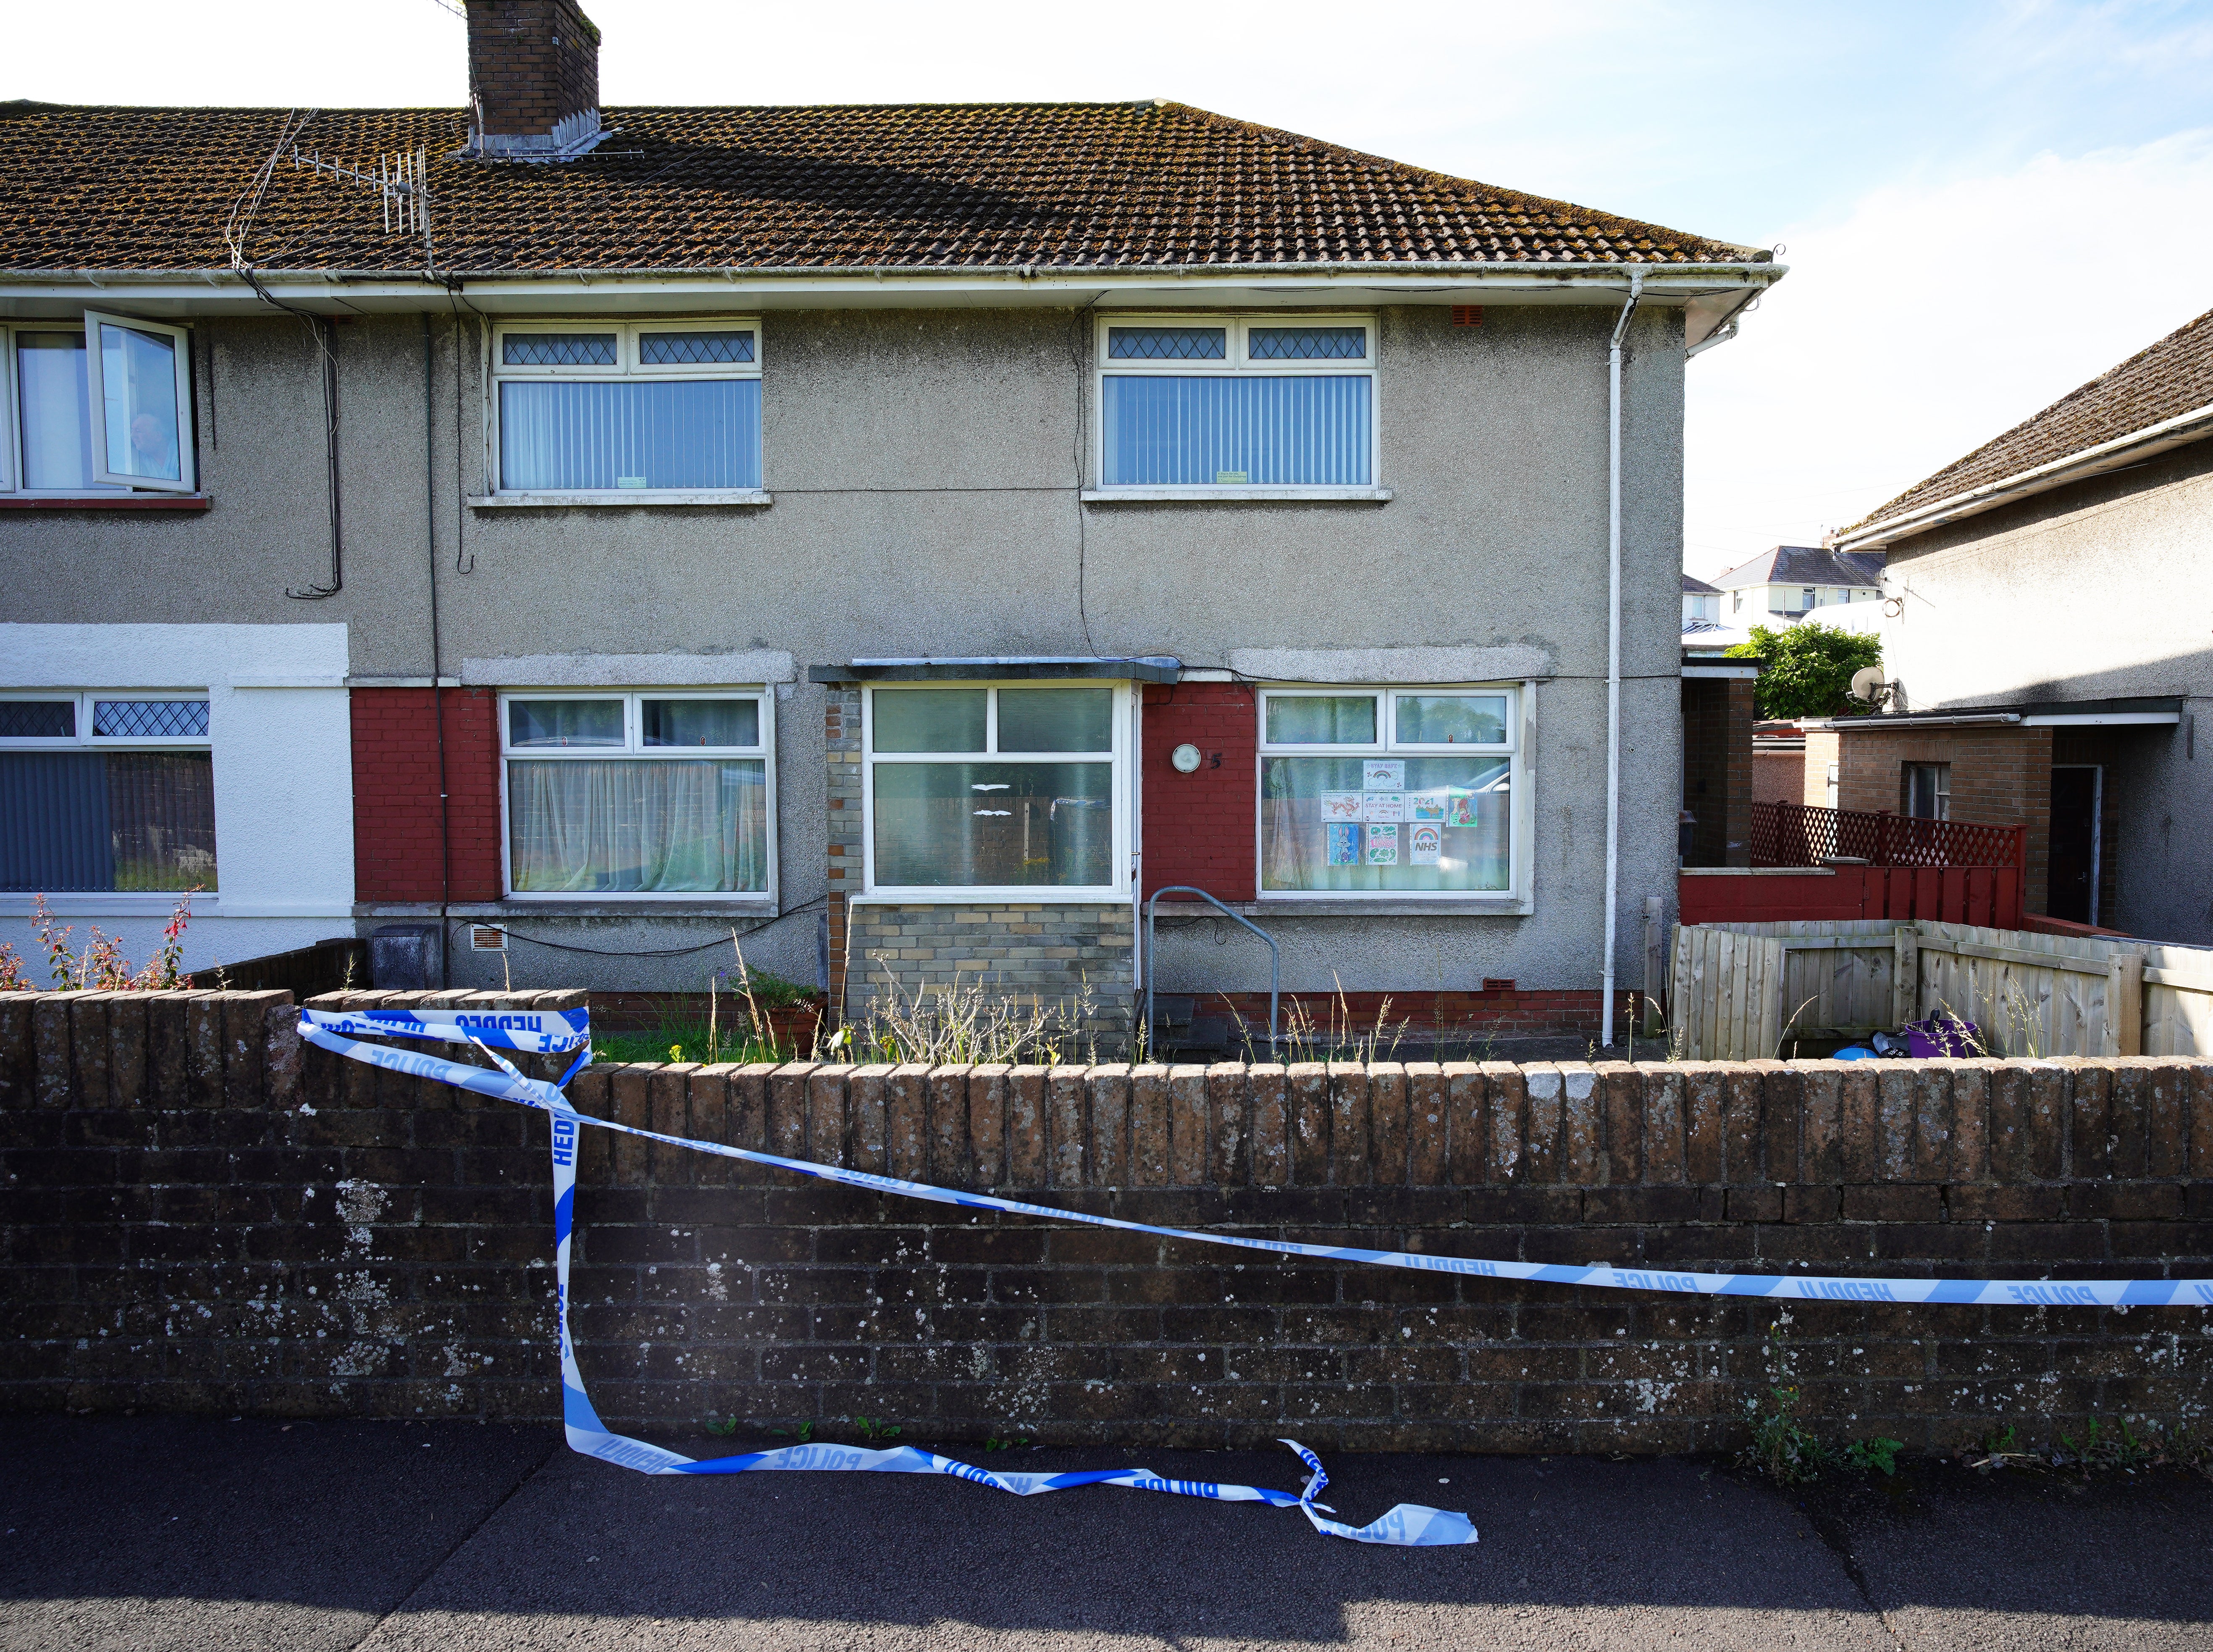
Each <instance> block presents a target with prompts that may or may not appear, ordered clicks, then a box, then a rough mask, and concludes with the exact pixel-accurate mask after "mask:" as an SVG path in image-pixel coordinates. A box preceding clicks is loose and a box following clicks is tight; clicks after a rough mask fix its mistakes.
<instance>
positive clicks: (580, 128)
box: [467, 0, 601, 161]
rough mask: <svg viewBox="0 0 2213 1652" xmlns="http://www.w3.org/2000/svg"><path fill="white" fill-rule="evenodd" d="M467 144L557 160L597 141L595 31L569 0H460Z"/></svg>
mask: <svg viewBox="0 0 2213 1652" xmlns="http://www.w3.org/2000/svg"><path fill="white" fill-rule="evenodd" d="M467 5H468V13H469V101H470V103H471V105H472V109H471V120H470V125H471V131H470V134H469V148H470V149H472V150H473V151H474V152H475V153H477V154H479V155H488V156H496V157H499V158H503V159H507V160H514V161H563V160H567V159H568V158H569V157H570V156H571V155H582V153H583V152H584V151H585V150H586V149H590V148H591V147H592V146H593V145H594V143H598V142H599V141H600V136H601V132H600V31H599V29H598V28H597V27H594V24H593V22H592V20H591V19H590V18H588V17H587V16H585V15H584V14H583V11H582V9H581V8H580V7H579V6H578V5H577V4H576V0H467Z"/></svg>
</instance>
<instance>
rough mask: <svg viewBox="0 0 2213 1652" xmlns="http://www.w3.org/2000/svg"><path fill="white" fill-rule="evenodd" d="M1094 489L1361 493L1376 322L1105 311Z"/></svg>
mask: <svg viewBox="0 0 2213 1652" xmlns="http://www.w3.org/2000/svg"><path fill="white" fill-rule="evenodd" d="M1099 407H1100V418H1099V454H1098V464H1099V477H1100V487H1101V489H1102V491H1106V492H1112V491H1113V490H1114V489H1116V488H1143V489H1146V490H1149V491H1151V490H1160V489H1168V490H1173V491H1188V492H1191V493H1192V494H1194V495H1204V494H1205V493H1208V492H1220V491H1227V490H1231V489H1253V488H1259V489H1266V490H1270V491H1279V490H1290V491H1296V490H1299V489H1314V490H1322V489H1333V490H1341V489H1346V488H1367V487H1372V486H1373V485H1375V323H1374V322H1373V321H1372V320H1369V318H1367V317H1364V316H1280V315H1265V314H1256V315H1226V316H1188V315H1185V316H1160V317H1152V316H1131V317H1117V316H1109V317H1106V318H1105V319H1103V320H1100V323H1099Z"/></svg>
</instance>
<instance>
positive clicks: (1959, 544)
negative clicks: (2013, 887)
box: [1806, 313, 2213, 944]
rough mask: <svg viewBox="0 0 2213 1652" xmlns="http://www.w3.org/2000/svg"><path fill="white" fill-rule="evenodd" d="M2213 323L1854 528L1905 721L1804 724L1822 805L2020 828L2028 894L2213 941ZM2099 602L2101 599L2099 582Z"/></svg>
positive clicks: (1846, 536) (2207, 318)
mask: <svg viewBox="0 0 2213 1652" xmlns="http://www.w3.org/2000/svg"><path fill="white" fill-rule="evenodd" d="M2208 436H2213V313H2209V314H2205V315H2203V316H2200V317H2199V318H2198V320H2195V321H2192V323H2190V324H2189V325H2188V326H2185V327H2183V328H2181V329H2180V330H2179V331H2178V332H2173V333H2171V334H2169V335H2168V336H2167V338H2162V339H2161V340H2160V341H2159V342H2158V343H2157V344H2153V345H2152V346H2151V347H2150V348H2149V349H2148V350H2146V351H2143V352H2142V353H2141V354H2139V355H2137V356H2135V357H2131V358H2130V359H2129V360H2128V361H2125V362H2124V363H2121V364H2120V365H2119V366H2118V367H2116V368H2114V369H2112V371H2110V372H2108V373H2106V374H2104V375H2100V377H2098V378H2096V379H2094V380H2092V381H2090V382H2089V383H2088V384H2086V385H2084V386H2082V387H2081V388H2080V389H2078V390H2076V391H2074V392H2073V393H2070V394H2069V395H2067V396H2065V397H2064V398H2062V399H2060V400H2058V401H2057V402H2055V403H2053V404H2052V405H2051V406H2050V407H2047V408H2045V410H2044V411H2042V412H2040V413H2039V414H2037V415H2036V416H2035V417H2034V418H2031V419H2028V420H2027V421H2026V422H2024V423H2022V424H2019V425H2016V426H2015V428H2014V429H2012V430H2009V431H2007V432H2006V433H2005V434H2004V435H2003V436H1998V437H1997V438H1996V439H1995V440H1993V441H1991V442H1989V443H1987V444H1985V445H1984V446H1983V447H1981V448H1977V449H1976V450H1975V451H1974V452H1973V453H1971V454H1967V455H1966V457H1965V458H1962V459H1960V460H1957V461H1956V462H1954V463H1953V464H1951V465H1948V466H1945V468H1944V469H1942V470H1941V471H1939V472H1936V474H1935V475H1934V476H1931V477H1930V478H1929V479H1927V480H1926V481H1923V482H1922V483H1919V484H1918V485H1916V486H1914V487H1912V488H1911V489H1909V490H1907V491H1905V493H1903V494H1901V495H1900V496H1899V497H1897V498H1896V499H1893V500H1892V501H1891V502H1890V503H1888V504H1887V505H1885V506H1883V507H1882V508H1881V509H1880V510H1877V511H1875V512H1874V513H1873V514H1872V515H1869V517H1868V518H1867V519H1866V520H1865V521H1862V522H1861V523H1859V524H1858V525H1857V526H1856V527H1851V528H1850V529H1847V530H1846V531H1845V532H1844V533H1843V534H1841V535H1840V536H1839V539H1838V543H1839V544H1840V545H1843V546H1860V547H1863V548H1864V549H1866V550H1869V551H1874V550H1881V552H1884V553H1885V554H1886V555H1887V560H1888V570H1889V590H1890V600H1888V601H1887V603H1885V604H1884V607H1885V609H1886V610H1887V614H1886V618H1885V619H1884V621H1883V624H1882V627H1881V633H1880V634H1881V637H1882V645H1883V662H1884V668H1885V671H1886V673H1887V675H1888V677H1889V679H1890V680H1891V682H1892V684H1893V696H1892V700H1891V704H1890V706H1889V708H1888V710H1889V714H1888V715H1885V716H1870V717H1854V718H1843V717H1840V718H1837V719H1835V720H1833V721H1832V722H1829V723H1827V724H1826V725H1814V726H1810V727H1809V732H1808V737H1807V765H1806V778H1807V798H1806V801H1807V802H1819V801H1822V800H1820V799H1819V798H1816V797H1815V796H1814V788H1815V783H1816V779H1817V777H1819V776H1820V775H1821V774H1823V773H1825V772H1826V771H1830V770H1831V769H1833V771H1834V772H1835V774H1836V776H1837V781H1836V789H1837V796H1838V799H1839V800H1840V802H1841V807H1843V808H1860V809H1869V808H1880V809H1892V810H1896V811H1899V813H1902V814H1923V815H1936V816H1938V817H1940V818H1943V817H1947V816H1948V817H1951V818H1957V819H1961V820H1984V821H1990V822H1994V823H1997V824H2001V825H2024V826H2027V831H2028V871H2027V905H2028V910H2030V911H2040V912H2044V913H2046V914H2048V915H2049V916H2051V917H2058V918H2064V919H2067V920H2070V921H2072V922H2076V923H2083V924H2101V925H2106V926H2108V927H2112V928H2116V929H2120V930H2126V931H2128V932H2130V933H2131V934H2136V935H2142V936H2151V937H2155V938H2157V939H2160V940H2166V941H2178V942H2191V943H2195V944H2204V943H2206V942H2213V832H2207V831H2206V829H2205V826H2204V822H2205V821H2206V820H2208V819H2213V773H2209V769H2213V757H2209V759H2208V761H2207V763H2205V764H2200V763H2199V762H2198V752H2197V729H2196V717H2197V713H2198V711H2199V710H2204V709H2205V706H2206V704H2207V700H2208V698H2209V697H2210V696H2213V644H2209V643H2208V640H2207V630H2208V622H2207V619H2206V616H2205V604H2204V599H2203V592H2204V588H2205V563H2206V547H2207V546H2208V545H2209V543H2213V441H2208V440H2207V439H2206V438H2207V437H2208ZM2091 591H2094V592H2095V593H2097V598H2098V600H2096V601H2095V602H2086V601H2085V600H2083V594H2084V593H2085V592H2091Z"/></svg>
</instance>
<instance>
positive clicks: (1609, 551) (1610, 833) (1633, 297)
mask: <svg viewBox="0 0 2213 1652" xmlns="http://www.w3.org/2000/svg"><path fill="white" fill-rule="evenodd" d="M1643 296H1644V271H1642V270H1631V271H1630V272H1629V302H1627V303H1626V304H1624V305H1623V306H1622V307H1621V319H1620V320H1618V321H1616V322H1615V323H1614V324H1613V346H1612V348H1610V349H1609V350H1608V351H1607V352H1606V968H1605V971H1604V972H1603V975H1602V977H1601V979H1600V988H1599V1040H1598V1041H1599V1045H1600V1048H1602V1049H1611V1048H1613V945H1614V939H1615V936H1617V935H1618V933H1619V930H1620V926H1621V887H1620V886H1621V340H1622V337H1623V335H1624V334H1625V333H1626V332H1628V331H1629V318H1630V317H1631V316H1632V315H1634V314H1636V313H1637V302H1638V301H1639V300H1640V299H1642V298H1643Z"/></svg>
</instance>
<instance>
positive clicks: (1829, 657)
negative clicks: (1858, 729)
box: [1729, 619, 1882, 717]
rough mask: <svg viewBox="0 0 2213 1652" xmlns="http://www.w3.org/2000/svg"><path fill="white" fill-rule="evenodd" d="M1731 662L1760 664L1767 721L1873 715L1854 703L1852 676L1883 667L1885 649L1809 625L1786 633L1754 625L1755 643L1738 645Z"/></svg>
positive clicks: (1851, 635) (1805, 623)
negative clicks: (1859, 713) (1846, 713)
mask: <svg viewBox="0 0 2213 1652" xmlns="http://www.w3.org/2000/svg"><path fill="white" fill-rule="evenodd" d="M1729 657H1730V658H1731V659H1735V660H1756V661H1759V689H1758V691H1757V696H1758V704H1759V715H1760V716H1763V717H1832V716H1837V715H1838V713H1839V712H1843V711H1858V710H1867V709H1868V708H1867V707H1866V706H1865V705H1864V704H1862V702H1860V701H1858V700H1855V699H1854V698H1852V695H1851V688H1852V674H1853V673H1854V672H1856V671H1857V670H1859V669H1860V668H1862V666H1874V665H1881V663H1882V643H1881V641H1880V639H1878V638H1876V637H1866V636H1862V635H1860V634H1858V633H1856V632H1853V631H1839V630H1838V629H1837V628H1836V627H1835V626H1834V625H1821V624H1820V623H1819V622H1818V621H1815V620H1812V619H1807V620H1801V621H1800V622H1799V623H1798V624H1797V625H1791V626H1789V627H1787V628H1786V629H1784V630H1782V631H1775V630H1771V628H1769V627H1768V626H1765V625H1754V626H1753V628H1752V641H1750V642H1749V643H1738V644H1737V645H1736V646H1735V647H1734V648H1733V649H1730V650H1729Z"/></svg>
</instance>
